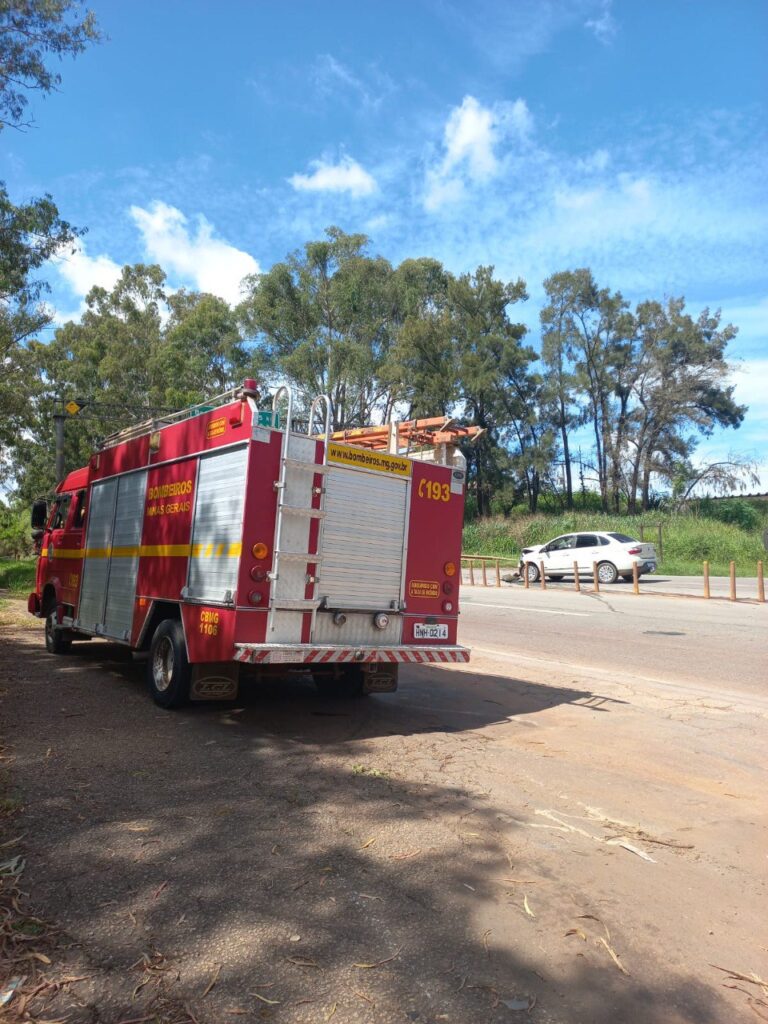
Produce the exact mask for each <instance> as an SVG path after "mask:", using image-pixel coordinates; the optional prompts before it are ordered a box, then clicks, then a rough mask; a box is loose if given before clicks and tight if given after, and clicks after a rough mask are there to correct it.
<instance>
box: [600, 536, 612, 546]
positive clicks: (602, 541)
mask: <svg viewBox="0 0 768 1024" xmlns="http://www.w3.org/2000/svg"><path fill="white" fill-rule="evenodd" d="M597 539H598V541H599V543H600V546H601V547H604V548H607V547H608V545H609V544H610V543H611V542H610V541H609V540H608V538H607V537H598V538H597Z"/></svg>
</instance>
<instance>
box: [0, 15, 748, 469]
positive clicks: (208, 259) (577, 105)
mask: <svg viewBox="0 0 768 1024" xmlns="http://www.w3.org/2000/svg"><path fill="white" fill-rule="evenodd" d="M93 7H94V9H95V12H96V14H97V17H98V19H99V21H100V24H101V25H102V28H103V29H104V31H105V32H106V33H107V34H108V36H109V37H110V38H109V41H107V42H105V43H104V44H103V45H101V46H99V47H95V48H92V49H90V50H88V51H87V52H86V53H84V54H83V55H82V56H81V57H79V58H78V60H77V61H75V62H71V61H66V62H65V63H64V65H63V66H62V74H63V78H64V81H63V86H62V90H61V92H60V93H59V94H57V95H54V96H51V97H49V98H48V99H46V100H45V101H40V100H39V99H37V98H36V97H32V102H33V104H34V106H33V112H34V116H35V121H36V126H35V127H34V128H33V129H32V130H30V131H28V132H27V133H25V134H20V133H17V132H14V131H12V130H5V131H4V132H3V133H2V148H1V151H0V178H3V179H4V180H5V181H6V182H7V184H8V187H9V189H10V191H11V195H12V196H13V197H14V198H16V199H18V200H20V199H22V198H25V197H27V196H29V195H31V194H36V193H37V194H39V193H41V192H43V191H48V192H51V193H52V194H53V195H54V197H55V199H56V201H57V203H58V204H59V207H60V210H61V212H62V215H63V216H65V217H66V218H67V219H69V220H71V221H72V222H73V223H75V224H78V225H82V226H87V227H88V229H89V230H88V234H87V235H86V237H85V240H84V244H83V248H82V250H81V252H80V253H78V254H77V255H76V256H74V257H72V258H71V259H69V260H67V261H66V262H61V263H59V264H58V265H57V266H55V267H52V268H51V272H50V274H49V275H48V276H49V279H50V281H51V284H52V286H53V293H52V296H51V300H52V302H53V304H54V305H55V307H56V309H57V310H58V311H59V313H60V314H61V315H62V316H69V315H77V313H78V311H79V310H80V309H81V308H82V299H83V296H84V295H85V293H86V292H87V290H88V288H89V287H90V286H91V285H93V284H94V283H101V284H105V285H109V284H111V282H112V281H113V280H114V277H115V275H116V273H117V271H118V268H119V266H120V265H122V264H123V263H127V262H135V261H138V260H144V261H153V262H154V261H156V262H159V263H161V264H162V265H163V266H164V268H165V269H166V271H167V272H168V275H169V280H170V283H171V284H172V285H174V286H180V285H187V286H191V287H198V288H203V289H206V290H209V291H214V292H217V293H219V294H222V295H223V296H224V297H225V298H228V299H230V300H234V299H235V298H236V296H237V282H238V280H239V278H240V277H241V276H242V275H243V274H245V273H249V272H251V271H254V270H257V269H259V268H260V269H268V268H269V267H270V266H271V264H272V263H274V262H275V261H276V260H279V259H281V258H282V257H283V256H284V255H285V254H286V253H287V252H288V251H290V250H292V249H294V248H296V247H299V246H301V245H302V244H303V242H305V241H307V240H309V239H312V238H317V237H320V235H321V234H322V232H323V229H324V228H325V227H326V226H328V225H330V224H337V225H338V226H340V227H342V228H343V229H345V230H348V231H364V232H366V233H367V234H369V235H370V237H371V239H372V249H373V251H375V252H378V253H381V254H382V255H384V256H386V257H387V258H389V259H390V260H392V261H393V262H395V263H397V262H399V261H400V260H402V259H404V258H406V257H409V256H417V255H432V256H435V257H437V258H439V259H441V260H443V261H444V262H445V264H446V265H447V266H448V267H449V268H450V269H451V270H453V271H456V272H461V271H465V270H472V269H474V268H475V267H476V266H477V265H478V264H480V263H485V264H487V263H491V264H494V265H495V266H496V268H497V272H498V274H499V275H500V276H502V277H505V278H507V279H511V278H517V277H522V278H523V279H524V280H525V281H526V282H527V284H528V288H529V291H530V295H531V298H530V300H529V301H528V302H527V303H525V305H524V307H521V308H520V310H519V313H518V315H519V318H520V319H522V320H524V321H525V322H527V323H528V324H529V325H530V326H531V328H532V334H531V339H532V340H533V341H534V342H535V341H536V339H537V326H538V312H539V309H540V306H541V296H542V288H541V283H542V281H543V279H544V278H545V277H546V276H547V275H548V274H550V273H553V272H555V271H558V270H564V269H568V268H573V267H578V266H589V267H591V268H592V270H593V271H594V273H595V276H596V278H597V280H598V282H599V283H600V284H601V285H604V286H608V287H610V288H613V289H619V290H621V291H622V292H623V293H624V294H625V296H626V297H627V298H629V299H630V300H631V301H632V302H633V303H634V302H636V301H638V300H642V299H644V298H663V297H664V296H665V295H684V296H685V297H686V300H687V303H688V308H689V311H691V312H692V313H698V312H699V311H700V310H701V309H702V308H703V307H705V306H709V307H710V308H718V307H721V308H722V310H723V314H724V319H725V320H726V321H732V322H733V323H735V324H737V325H738V326H739V327H740V334H739V337H738V339H737V341H736V342H734V343H733V346H732V348H731V350H730V351H731V355H732V358H733V359H734V362H735V364H736V371H735V377H734V379H735V380H736V381H737V385H738V395H739V397H740V398H741V400H742V401H745V402H747V403H748V404H749V405H750V407H751V409H750V414H749V416H748V419H747V421H746V423H745V425H744V426H743V427H742V429H741V430H740V431H738V432H728V433H727V434H723V435H719V436H717V437H715V438H714V439H712V441H710V442H708V443H707V445H706V447H704V446H703V447H702V452H703V453H706V454H707V455H710V454H711V455H716V454H719V453H724V452H727V451H728V449H729V448H733V449H736V450H739V451H742V452H752V453H753V454H754V455H756V456H757V457H758V458H760V459H761V460H763V461H764V460H766V459H767V458H768V454H767V453H768V445H766V440H765V439H766V437H767V436H768V345H767V344H766V333H767V331H768V259H767V258H766V257H767V255H768V203H766V198H767V195H766V194H767V193H768V188H767V187H766V178H767V177H768V160H767V159H766V157H767V156H768V144H767V141H766V124H767V123H768V122H767V121H766V100H767V99H768V88H767V86H768V71H767V70H766V65H767V64H768V62H767V61H766V59H765V54H766V53H768V5H766V4H765V3H764V2H763V0H739V2H732V3H728V4H726V3H724V2H722V0H698V2H693V0H691V2H688V0H664V2H661V0H643V2H639V0H631V2H630V0H623V2H618V0H616V2H613V3H612V2H611V0H558V2H554V0H550V2H547V0H538V2H534V0H508V2H506V3H502V2H497V0H494V2H491V0H475V2H473V3H471V4H470V3H459V2H455V0H453V2H449V0H411V2H408V3H405V2H393V0H389V2H387V3H378V4H362V3H360V2H355V3H351V2H347V0H335V2H331V3H328V2H327V0H326V2H325V3H320V2H307V0H295V2H293V3H291V4H277V3H274V2H272V3H267V2H264V0H262V2H260V3H253V2H245V0H241V2H234V0H221V2H219V3H212V2H207V3H204V2H202V0H197V2H195V0H184V2H182V0H162V2H157V0H155V2H153V3H150V2H148V0H132V2H131V3H125V2H124V0H101V2H100V0H93ZM763 485H764V486H765V487H768V466H765V467H764V472H763Z"/></svg>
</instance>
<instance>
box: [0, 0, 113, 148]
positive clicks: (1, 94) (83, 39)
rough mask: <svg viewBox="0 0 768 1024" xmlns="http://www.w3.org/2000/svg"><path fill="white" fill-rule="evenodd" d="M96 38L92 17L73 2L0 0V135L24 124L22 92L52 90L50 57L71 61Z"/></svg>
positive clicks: (54, 77)
mask: <svg viewBox="0 0 768 1024" xmlns="http://www.w3.org/2000/svg"><path fill="white" fill-rule="evenodd" d="M100 39H101V33H100V32H99V29H98V26H97V24H96V18H95V16H94V15H93V13H92V12H91V11H85V12H83V11H82V5H81V4H80V3H78V2H76V0H0V131H1V130H2V129H3V128H4V127H6V126H10V127H13V128H24V127H27V126H28V125H29V123H30V122H29V121H25V117H26V114H27V107H28V104H29V100H28V98H27V95H26V94H27V93H28V92H30V91H32V92H37V93H42V94H43V95H46V94H48V93H50V92H53V91H55V90H56V89H58V87H59V85H60V84H61V75H60V74H59V73H58V72H55V71H52V70H51V69H50V67H49V66H48V64H47V62H48V61H49V60H50V58H51V57H58V58H59V60H61V59H62V58H63V57H66V56H70V57H75V56H77V54H79V53H82V51H83V50H84V49H85V48H86V46H87V45H88V44H89V43H95V42H98V41H99V40H100Z"/></svg>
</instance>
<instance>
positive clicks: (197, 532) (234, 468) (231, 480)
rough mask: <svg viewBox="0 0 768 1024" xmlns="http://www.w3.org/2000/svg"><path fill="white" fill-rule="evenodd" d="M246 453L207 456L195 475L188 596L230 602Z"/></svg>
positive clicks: (237, 554)
mask: <svg viewBox="0 0 768 1024" xmlns="http://www.w3.org/2000/svg"><path fill="white" fill-rule="evenodd" d="M247 468H248V448H247V447H242V448H235V449H229V450H227V451H223V452H214V453H213V454H211V455H204V456H202V458H201V459H200V469H199V471H198V476H197V497H196V499H195V519H194V525H193V527H192V556H191V558H190V559H189V583H188V587H187V596H188V597H190V598H192V600H194V601H215V602H217V603H221V602H229V601H231V600H232V599H233V597H234V593H235V588H236V587H237V569H238V566H239V564H240V548H241V541H242V535H243V503H244V499H245V478H246V472H247Z"/></svg>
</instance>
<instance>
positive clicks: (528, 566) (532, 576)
mask: <svg viewBox="0 0 768 1024" xmlns="http://www.w3.org/2000/svg"><path fill="white" fill-rule="evenodd" d="M539 576H540V573H539V567H538V565H536V563H535V562H526V563H525V578H526V579H527V580H528V582H529V583H536V581H537V580H538V578H539Z"/></svg>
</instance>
